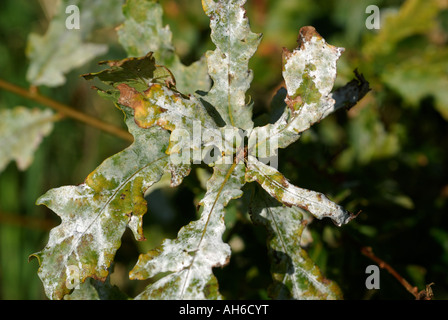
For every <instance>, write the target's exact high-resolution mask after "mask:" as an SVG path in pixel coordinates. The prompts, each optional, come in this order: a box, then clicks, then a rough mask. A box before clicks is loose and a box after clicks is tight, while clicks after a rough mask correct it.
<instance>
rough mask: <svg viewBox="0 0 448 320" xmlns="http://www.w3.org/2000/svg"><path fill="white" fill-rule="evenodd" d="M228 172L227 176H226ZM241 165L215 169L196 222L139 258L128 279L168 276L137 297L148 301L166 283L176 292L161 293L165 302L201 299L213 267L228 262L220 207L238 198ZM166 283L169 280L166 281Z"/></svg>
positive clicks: (227, 247)
mask: <svg viewBox="0 0 448 320" xmlns="http://www.w3.org/2000/svg"><path fill="white" fill-rule="evenodd" d="M229 172H230V173H229ZM243 177H244V164H243V163H242V162H241V163H240V164H238V165H236V167H234V166H232V165H216V166H215V171H214V174H213V175H212V177H211V178H210V179H209V181H208V183H207V193H206V195H205V197H204V198H203V199H202V201H201V203H200V204H201V205H202V206H203V211H202V213H201V217H200V219H199V220H196V221H193V222H190V223H189V224H188V225H186V226H184V227H182V228H181V230H180V231H179V234H178V236H177V238H176V239H174V240H170V239H168V240H165V241H164V242H163V243H162V245H161V247H160V248H159V249H157V250H156V251H152V252H149V253H148V254H146V255H141V256H140V258H139V262H138V263H137V265H136V266H135V267H134V269H133V270H132V271H131V273H130V277H131V279H133V278H139V279H146V278H150V277H153V276H155V275H157V274H158V273H161V272H172V273H171V274H169V275H167V276H165V277H164V278H162V279H161V280H159V281H157V282H156V283H154V284H152V285H150V286H148V287H147V288H146V289H145V292H144V293H142V294H141V295H140V296H139V297H140V298H143V297H150V296H152V293H153V292H155V291H157V289H158V288H164V287H165V286H166V285H167V284H168V283H169V284H170V286H172V287H176V288H178V290H175V291H172V290H170V289H167V290H164V293H163V294H162V295H163V297H164V298H166V299H205V298H207V297H206V296H205V295H204V293H205V291H207V285H208V284H209V283H210V281H211V280H212V279H214V275H213V272H212V268H213V267H218V266H223V265H225V264H226V263H227V262H228V259H229V258H230V253H231V250H230V246H229V245H228V244H226V243H224V242H223V241H222V236H223V234H224V231H225V223H224V214H225V210H224V207H225V206H226V205H227V203H228V202H229V201H230V200H231V199H235V198H238V197H240V196H241V195H242V191H241V190H240V188H241V186H242V185H243V184H244V179H243ZM168 279H170V280H168Z"/></svg>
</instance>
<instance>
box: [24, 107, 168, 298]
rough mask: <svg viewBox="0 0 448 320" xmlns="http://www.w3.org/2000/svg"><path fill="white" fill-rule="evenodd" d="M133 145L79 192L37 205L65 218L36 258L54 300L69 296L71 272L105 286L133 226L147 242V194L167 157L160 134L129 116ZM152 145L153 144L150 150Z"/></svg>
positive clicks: (56, 193)
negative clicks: (144, 222)
mask: <svg viewBox="0 0 448 320" xmlns="http://www.w3.org/2000/svg"><path fill="white" fill-rule="evenodd" d="M126 118H127V121H126V122H127V124H128V126H129V129H130V132H131V133H132V134H133V135H134V137H135V141H134V143H133V144H132V145H131V146H130V147H128V148H127V149H125V150H123V151H122V152H120V153H118V154H116V155H114V156H112V157H110V158H108V159H106V160H105V161H104V162H103V163H102V164H101V165H100V166H99V167H98V168H97V169H96V170H95V171H93V172H92V173H91V174H90V175H89V176H88V177H87V179H86V181H85V183H83V184H81V185H79V186H65V187H60V188H56V189H51V190H50V191H48V192H47V193H46V194H44V195H43V196H41V197H40V198H39V199H38V200H37V204H44V205H46V206H47V207H48V208H50V209H51V210H53V211H54V212H55V213H57V214H58V215H59V216H60V217H61V220H62V222H61V224H60V225H59V226H57V227H55V228H53V229H52V231H51V232H50V238H49V241H48V244H47V245H46V247H45V248H44V249H43V250H42V251H40V252H38V253H35V254H33V255H32V256H34V257H37V258H38V260H39V265H40V267H39V272H38V273H39V276H40V278H41V280H42V282H43V283H44V287H45V292H46V294H47V296H48V297H50V298H52V299H62V298H63V297H64V295H65V294H67V293H69V292H70V289H69V288H68V287H67V284H66V281H67V276H68V274H69V273H68V270H69V268H70V267H72V268H77V270H79V281H80V283H83V282H84V281H85V280H86V279H87V278H89V277H90V278H94V279H98V280H101V281H104V280H105V279H106V278H107V276H108V269H109V267H110V265H111V262H112V261H113V258H114V256H115V253H116V251H117V249H118V248H119V247H120V243H121V236H122V235H123V233H124V231H125V229H126V227H127V226H128V227H129V228H130V229H131V230H132V232H133V233H134V236H135V238H136V239H137V240H144V237H143V232H142V216H143V215H144V214H145V212H146V210H147V206H146V201H145V199H144V198H143V196H144V193H145V191H146V190H147V189H148V188H149V187H150V186H151V185H152V184H154V183H155V182H157V181H158V180H159V179H160V178H161V177H162V175H163V173H164V171H165V170H166V166H167V163H168V160H169V159H168V156H167V155H166V154H165V152H164V151H165V149H166V147H167V146H166V145H165V144H164V141H166V140H164V139H154V137H163V135H164V134H167V133H166V132H164V131H163V130H162V129H160V128H157V127H155V128H152V129H150V130H143V129H141V128H139V127H138V126H136V125H135V123H134V121H133V115H132V113H131V112H130V111H129V110H128V111H126ZM149 140H152V141H153V143H151V144H148V141H149Z"/></svg>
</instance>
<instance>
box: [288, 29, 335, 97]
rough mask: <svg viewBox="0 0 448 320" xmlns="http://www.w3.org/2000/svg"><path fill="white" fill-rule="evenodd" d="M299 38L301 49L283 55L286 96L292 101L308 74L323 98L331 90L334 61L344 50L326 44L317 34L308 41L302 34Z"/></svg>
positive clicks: (333, 77) (333, 76)
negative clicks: (305, 74) (305, 75)
mask: <svg viewBox="0 0 448 320" xmlns="http://www.w3.org/2000/svg"><path fill="white" fill-rule="evenodd" d="M308 28H310V27H308ZM302 29H303V28H302ZM314 32H315V31H314ZM300 36H301V37H302V38H301V39H300V41H301V47H300V48H297V49H295V50H294V51H293V52H292V53H285V55H286V57H285V60H286V63H285V64H284V66H283V68H284V71H283V78H284V79H285V83H286V88H287V90H288V95H289V96H290V97H291V98H292V99H293V98H295V97H296V96H297V91H298V90H299V88H300V86H301V85H302V83H303V76H304V73H308V76H309V77H310V78H311V79H312V81H313V82H314V84H315V87H316V88H317V90H319V92H320V94H321V95H322V96H323V97H325V96H327V95H328V94H329V93H330V92H331V90H332V89H333V85H334V80H335V78H336V61H337V60H338V59H339V57H340V56H341V54H342V52H344V48H338V47H334V46H332V45H329V44H327V43H326V41H325V39H323V38H322V37H320V36H319V34H317V32H316V33H314V34H312V36H311V38H310V39H306V38H305V37H304V36H303V35H302V33H301V35H300Z"/></svg>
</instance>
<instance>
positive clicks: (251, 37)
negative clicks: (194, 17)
mask: <svg viewBox="0 0 448 320" xmlns="http://www.w3.org/2000/svg"><path fill="white" fill-rule="evenodd" d="M245 2H246V1H245V0H230V1H218V2H215V1H213V0H203V1H202V6H203V8H204V11H205V13H206V14H207V15H208V16H209V17H210V28H211V39H212V41H213V43H214V44H215V45H216V49H215V50H214V51H209V52H207V54H206V56H207V65H208V73H209V74H210V76H211V78H212V80H213V87H212V88H211V90H210V91H209V92H208V93H207V95H206V96H205V97H204V99H205V100H206V101H207V102H208V103H210V104H211V105H213V106H214V107H215V108H216V110H217V111H218V113H219V114H220V116H221V118H222V120H223V121H224V122H225V124H227V125H231V126H233V127H236V128H241V129H245V130H247V129H251V128H252V127H253V122H252V106H251V105H246V91H247V90H248V89H249V86H250V83H251V81H252V78H253V73H252V70H250V69H249V68H248V64H249V59H250V58H251V57H252V55H253V54H254V53H255V51H256V50H257V47H258V44H259V43H260V40H261V34H256V33H253V32H251V31H250V27H249V22H248V19H247V17H246V12H245V10H244V8H243V5H244V3H245Z"/></svg>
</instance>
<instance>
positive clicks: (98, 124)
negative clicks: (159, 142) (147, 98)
mask: <svg viewBox="0 0 448 320" xmlns="http://www.w3.org/2000/svg"><path fill="white" fill-rule="evenodd" d="M0 88H3V89H5V90H8V91H10V92H12V93H15V94H18V95H20V96H22V97H25V98H27V99H30V100H33V101H36V102H38V103H41V104H43V105H46V106H48V107H50V108H52V109H54V110H56V111H58V112H59V113H61V114H62V115H64V116H67V117H70V118H73V119H75V120H78V121H80V122H83V123H85V124H88V125H90V126H92V127H95V128H98V129H100V130H103V131H105V132H108V133H110V134H113V135H115V136H117V137H119V138H122V139H124V140H127V141H131V142H132V141H133V140H134V139H133V137H132V135H131V134H130V133H129V132H127V131H125V130H123V129H121V128H118V127H116V126H114V125H112V124H109V123H105V122H103V121H101V120H99V119H97V118H94V117H92V116H89V115H86V114H84V113H82V112H79V111H76V110H74V109H73V108H70V107H69V106H67V105H64V104H62V103H59V102H57V101H55V100H53V99H50V98H48V97H46V96H43V95H41V94H39V93H37V92H36V91H35V90H31V91H28V90H26V89H24V88H21V87H19V86H16V85H14V84H11V83H9V82H7V81H4V80H2V79H0Z"/></svg>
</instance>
